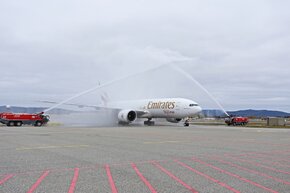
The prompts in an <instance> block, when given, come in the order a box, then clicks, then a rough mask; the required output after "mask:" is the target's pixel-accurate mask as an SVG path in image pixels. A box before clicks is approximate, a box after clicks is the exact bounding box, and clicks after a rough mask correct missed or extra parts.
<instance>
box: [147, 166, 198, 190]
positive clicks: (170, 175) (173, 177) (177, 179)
mask: <svg viewBox="0 0 290 193" xmlns="http://www.w3.org/2000/svg"><path fill="white" fill-rule="evenodd" d="M152 164H153V165H154V166H156V167H157V168H159V169H160V170H161V171H163V172H164V173H165V174H167V175H168V176H169V177H171V178H172V179H174V180H175V181H177V182H178V183H180V184H181V185H183V186H184V187H185V188H187V189H188V190H190V191H191V192H193V193H198V192H197V191H196V190H195V189H193V188H192V187H191V186H189V185H188V184H186V183H185V182H183V181H182V180H181V179H179V178H178V177H176V176H175V175H173V174H172V173H170V172H169V171H168V170H166V169H165V168H163V167H162V166H161V165H159V164H158V163H157V162H152Z"/></svg>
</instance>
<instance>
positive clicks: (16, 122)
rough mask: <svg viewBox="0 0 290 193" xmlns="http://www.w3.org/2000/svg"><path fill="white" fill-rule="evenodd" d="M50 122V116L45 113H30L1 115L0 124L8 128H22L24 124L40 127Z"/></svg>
mask: <svg viewBox="0 0 290 193" xmlns="http://www.w3.org/2000/svg"><path fill="white" fill-rule="evenodd" d="M48 121H49V116H48V115H44V114H43V112H41V113H37V114H28V113H0V122H1V123H3V124H5V125H7V126H17V127H20V126H22V125H23V124H25V125H33V126H36V127H40V126H42V125H45V124H46V123H47V122H48Z"/></svg>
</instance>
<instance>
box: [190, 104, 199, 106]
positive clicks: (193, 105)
mask: <svg viewBox="0 0 290 193" xmlns="http://www.w3.org/2000/svg"><path fill="white" fill-rule="evenodd" d="M189 106H190V107H196V106H198V104H190V105H189Z"/></svg>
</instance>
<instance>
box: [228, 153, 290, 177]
mask: <svg viewBox="0 0 290 193" xmlns="http://www.w3.org/2000/svg"><path fill="white" fill-rule="evenodd" d="M225 156H226V157H229V158H231V159H233V160H237V161H240V162H247V163H250V164H252V165H254V166H259V167H263V168H266V169H268V170H272V171H275V172H278V173H283V174H288V175H289V174H290V172H286V171H283V170H278V169H275V168H272V167H269V166H265V165H263V164H260V163H257V162H254V161H249V160H244V159H239V158H236V157H233V156H230V155H225Z"/></svg>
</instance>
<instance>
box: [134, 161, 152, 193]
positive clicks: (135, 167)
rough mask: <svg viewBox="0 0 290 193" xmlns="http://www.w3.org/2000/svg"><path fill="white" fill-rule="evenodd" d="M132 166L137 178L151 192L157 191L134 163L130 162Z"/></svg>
mask: <svg viewBox="0 0 290 193" xmlns="http://www.w3.org/2000/svg"><path fill="white" fill-rule="evenodd" d="M131 166H132V168H133V169H134V170H135V172H136V174H137V175H138V176H139V178H140V179H141V180H142V181H143V182H144V184H145V185H146V186H147V187H148V188H149V190H150V191H151V192H152V193H157V191H156V190H155V189H154V188H153V187H152V185H151V184H150V182H149V181H148V180H147V179H146V178H145V177H144V176H143V174H142V173H141V172H140V171H139V169H138V168H137V166H136V164H135V163H132V164H131Z"/></svg>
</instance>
